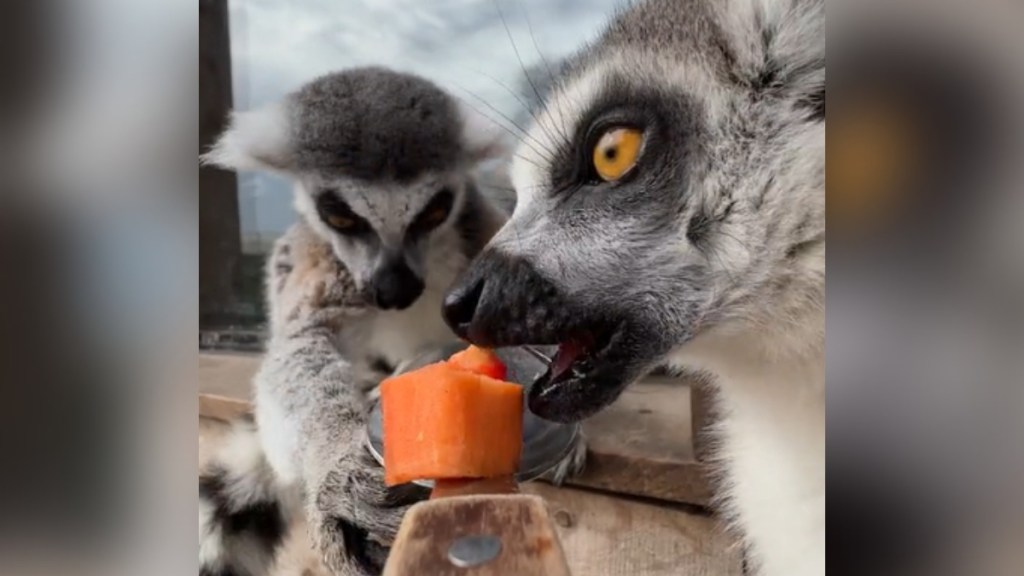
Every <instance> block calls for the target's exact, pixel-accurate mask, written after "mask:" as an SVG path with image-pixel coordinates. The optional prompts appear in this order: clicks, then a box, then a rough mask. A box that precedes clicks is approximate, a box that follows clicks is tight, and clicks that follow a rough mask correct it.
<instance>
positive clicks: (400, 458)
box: [381, 362, 523, 486]
mask: <svg viewBox="0 0 1024 576" xmlns="http://www.w3.org/2000/svg"><path fill="white" fill-rule="evenodd" d="M381 404H382V410H383V416H384V483H385V484H387V485H388V486H394V485H396V484H404V483H406V482H410V481H413V480H427V479H429V480H436V479H446V478H491V477H495V476H502V475H508V474H514V473H515V472H516V470H518V468H519V455H520V450H521V449H522V442H523V392H522V387H520V386H519V385H517V384H512V383H509V382H502V381H501V380H496V379H494V378H491V377H489V376H484V375H480V374H473V373H471V372H467V371H465V370H459V369H457V368H454V367H452V366H451V365H449V364H448V363H447V362H439V363H437V364H431V365H429V366H425V367H423V368H420V369H419V370H416V371H413V372H407V373H405V374H401V375H398V376H395V377H392V378H388V379H387V380H385V381H384V382H383V383H382V384H381Z"/></svg>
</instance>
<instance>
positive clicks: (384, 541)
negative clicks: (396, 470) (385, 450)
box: [308, 446, 429, 576]
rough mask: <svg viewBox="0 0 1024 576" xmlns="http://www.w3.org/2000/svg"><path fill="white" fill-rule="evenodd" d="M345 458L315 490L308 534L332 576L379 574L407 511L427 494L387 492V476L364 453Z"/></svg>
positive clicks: (405, 488) (408, 488)
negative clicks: (342, 575)
mask: <svg viewBox="0 0 1024 576" xmlns="http://www.w3.org/2000/svg"><path fill="white" fill-rule="evenodd" d="M354 452H356V453H353V454H349V455H347V456H344V457H342V458H341V459H340V460H339V461H338V462H337V463H336V465H335V466H334V467H333V469H332V470H331V471H330V472H328V473H327V474H326V475H325V477H324V478H323V480H322V481H320V482H319V483H318V484H317V485H315V486H312V490H311V491H310V496H311V501H310V502H309V513H308V514H309V518H310V524H309V527H310V531H311V532H312V534H311V536H312V539H313V541H314V542H315V543H316V546H317V547H318V549H319V551H320V553H321V554H322V555H323V559H324V563H325V564H326V565H327V567H328V568H330V569H331V571H332V572H333V573H334V574H339V575H340V574H345V575H349V574H351V575H359V576H364V575H371V574H380V573H381V571H382V570H383V568H384V562H385V561H386V560H387V555H388V551H389V547H390V545H391V542H392V541H393V540H394V537H395V534H396V533H397V532H398V526H399V524H401V522H402V517H403V516H404V514H405V511H406V510H407V509H408V507H409V506H410V505H412V504H414V503H416V502H418V501H420V500H424V499H426V498H427V496H428V495H429V492H428V491H427V489H426V488H422V487H420V486H416V485H413V484H405V485H402V486H396V487H393V488H386V487H385V486H384V470H383V468H381V467H380V465H379V464H377V462H376V461H375V460H373V458H372V457H371V456H370V454H369V453H368V452H367V451H366V450H363V449H361V446H360V447H359V448H355V449H354Z"/></svg>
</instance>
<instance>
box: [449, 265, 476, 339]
mask: <svg viewBox="0 0 1024 576" xmlns="http://www.w3.org/2000/svg"><path fill="white" fill-rule="evenodd" d="M484 282H485V280H484V279H483V278H479V279H474V280H470V281H469V283H466V284H458V285H456V286H455V288H453V289H452V290H451V291H450V292H448V295H447V296H445V298H444V307H443V308H442V309H441V315H442V316H443V317H444V321H445V322H447V323H448V326H450V327H451V329H452V330H453V331H454V332H455V334H456V335H457V336H458V337H459V338H463V339H468V338H469V327H470V326H471V325H472V323H473V316H475V315H476V309H477V306H478V305H479V304H480V296H482V295H483V293H484Z"/></svg>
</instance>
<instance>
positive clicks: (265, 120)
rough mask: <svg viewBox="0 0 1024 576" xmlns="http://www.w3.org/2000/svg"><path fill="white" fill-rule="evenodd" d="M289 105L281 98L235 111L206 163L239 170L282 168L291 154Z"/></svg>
mask: <svg viewBox="0 0 1024 576" xmlns="http://www.w3.org/2000/svg"><path fill="white" fill-rule="evenodd" d="M289 147H290V144H289V138H288V105H287V101H284V102H279V103H275V104H271V105H268V106H265V107H263V108H258V109H256V110H248V111H245V112H233V113H232V114H231V120H230V127H229V128H228V129H227V130H225V131H224V134H223V136H221V137H220V139H219V140H217V143H216V144H214V145H213V147H212V148H211V149H210V151H209V152H207V153H206V154H204V155H203V156H202V161H203V163H204V164H215V165H217V166H225V167H231V168H233V169H235V170H271V171H277V172H281V171H283V166H285V165H286V162H287V158H288V156H289V149H290V148H289Z"/></svg>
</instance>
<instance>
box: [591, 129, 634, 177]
mask: <svg viewBox="0 0 1024 576" xmlns="http://www.w3.org/2000/svg"><path fill="white" fill-rule="evenodd" d="M643 143H644V133H643V132H642V131H640V130H637V129H636V128H628V127H625V126H618V127H615V128H611V129H609V130H608V131H606V132H605V133H604V134H603V135H602V136H601V139H600V140H598V141H597V145H595V146H594V169H595V170H596V171H597V175H598V176H600V177H601V179H602V180H604V181H605V182H615V181H616V180H618V179H620V178H622V177H623V176H625V175H626V174H628V173H629V171H630V170H632V169H633V167H634V166H636V162H637V160H638V159H639V158H640V147H641V146H642V145H643Z"/></svg>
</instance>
